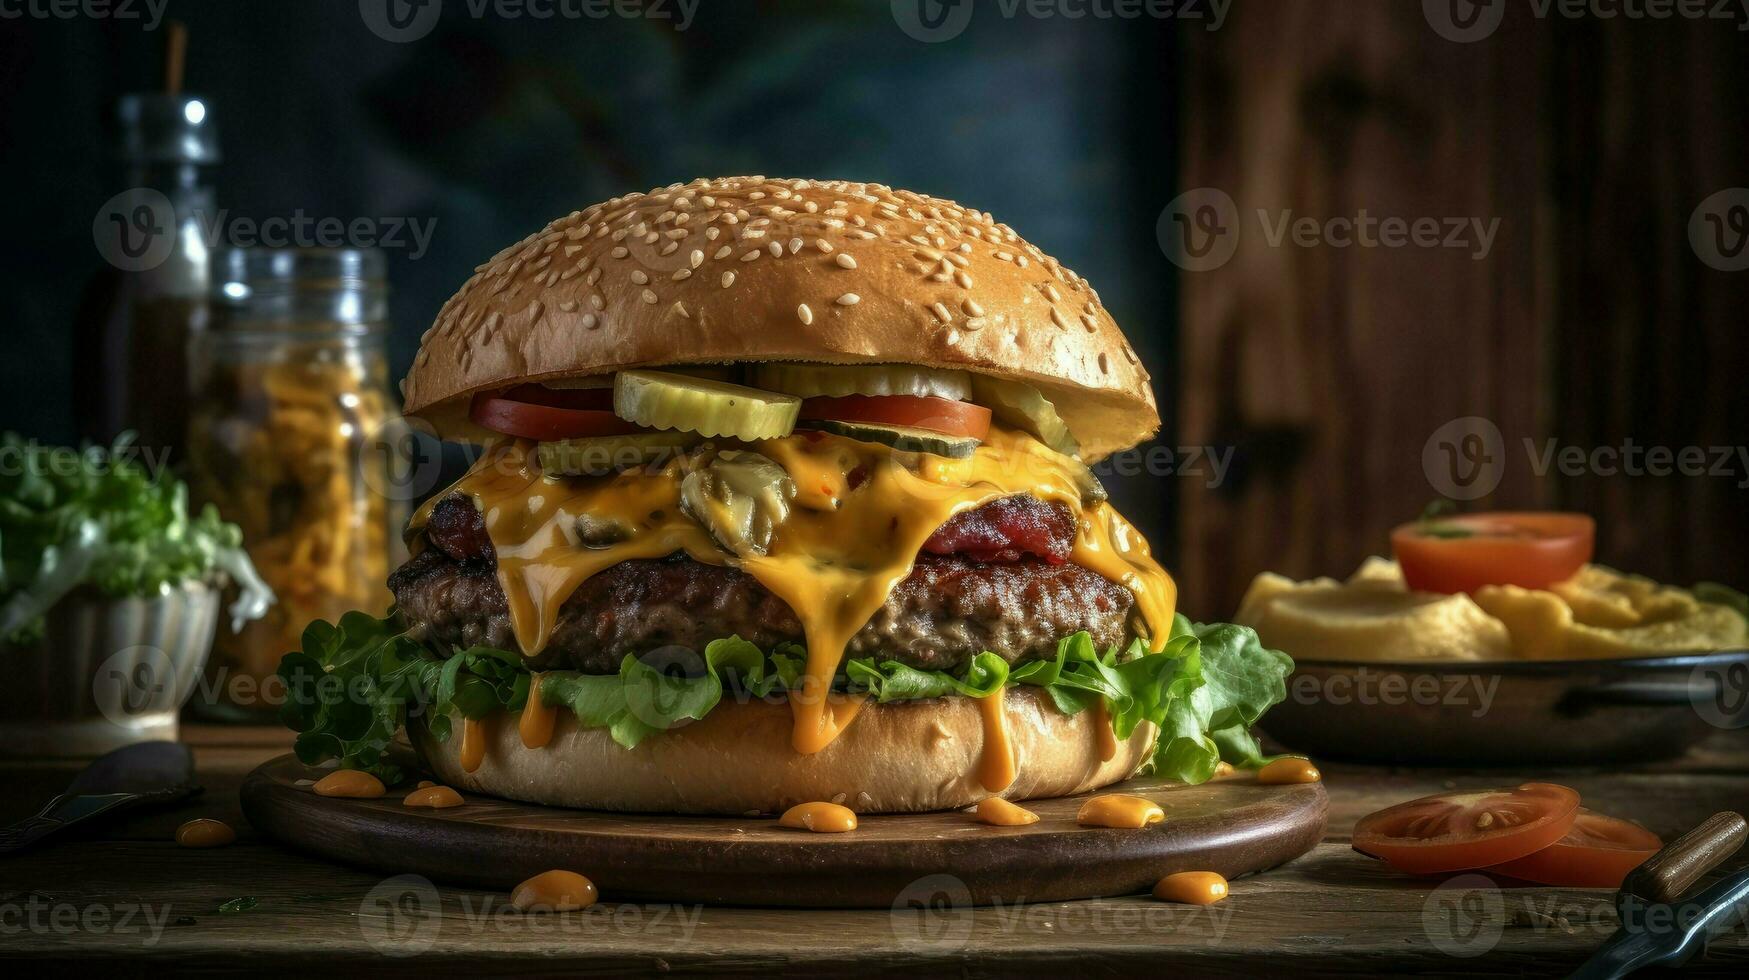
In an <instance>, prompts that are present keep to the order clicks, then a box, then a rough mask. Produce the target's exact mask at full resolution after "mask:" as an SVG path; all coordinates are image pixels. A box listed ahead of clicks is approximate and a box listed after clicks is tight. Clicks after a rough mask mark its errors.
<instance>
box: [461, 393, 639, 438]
mask: <svg viewBox="0 0 1749 980" xmlns="http://www.w3.org/2000/svg"><path fill="white" fill-rule="evenodd" d="M468 417H469V418H471V419H473V421H474V424H475V425H478V426H480V427H482V428H486V429H491V430H492V431H493V432H501V433H503V434H505V435H507V436H516V437H518V438H521V439H534V440H537V441H540V442H551V441H553V440H555V439H576V438H581V437H584V436H619V435H626V434H628V433H633V432H640V431H644V430H642V429H640V428H639V427H638V426H637V425H635V424H634V423H631V422H627V421H626V420H625V419H622V418H620V417H619V416H617V415H615V414H613V389H611V388H574V389H573V388H546V387H543V386H541V385H518V386H516V387H515V388H512V389H510V390H509V391H506V392H503V393H499V394H486V393H482V394H479V395H475V396H474V402H473V405H472V406H470V408H469V411H468Z"/></svg>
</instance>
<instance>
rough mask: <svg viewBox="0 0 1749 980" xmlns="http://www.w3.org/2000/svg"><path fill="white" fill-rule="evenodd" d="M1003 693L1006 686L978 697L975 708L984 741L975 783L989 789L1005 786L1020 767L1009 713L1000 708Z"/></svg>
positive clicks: (1012, 780) (1007, 785)
mask: <svg viewBox="0 0 1749 980" xmlns="http://www.w3.org/2000/svg"><path fill="white" fill-rule="evenodd" d="M1006 693H1007V688H1002V689H1000V690H997V691H994V692H992V693H991V694H990V696H989V697H983V698H979V699H978V712H979V713H980V714H981V715H982V716H983V721H984V744H983V745H982V746H981V747H979V749H978V784H979V785H981V786H983V787H984V788H985V789H987V790H989V791H990V792H992V793H1000V792H1002V791H1003V790H1005V789H1007V788H1008V787H1009V786H1010V785H1011V784H1012V783H1013V782H1014V777H1015V775H1016V773H1017V772H1018V770H1019V768H1020V764H1019V760H1017V759H1016V758H1015V748H1014V739H1013V738H1011V737H1010V736H1009V732H1008V715H1007V713H1006V712H1004V711H1003V710H1002V703H1003V696H1004V695H1005V694H1006Z"/></svg>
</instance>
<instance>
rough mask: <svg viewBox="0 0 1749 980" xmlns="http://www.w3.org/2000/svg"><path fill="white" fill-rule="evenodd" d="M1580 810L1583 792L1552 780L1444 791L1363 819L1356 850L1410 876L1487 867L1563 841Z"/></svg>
mask: <svg viewBox="0 0 1749 980" xmlns="http://www.w3.org/2000/svg"><path fill="white" fill-rule="evenodd" d="M1578 812H1579V794H1578V793H1575V792H1574V791H1572V790H1570V789H1568V788H1567V787H1565V786H1556V785H1555V784H1553V783H1525V784H1524V785H1523V786H1520V787H1518V788H1517V789H1496V790H1486V791H1484V792H1480V793H1443V794H1440V795H1438V796H1426V797H1422V798H1421V799H1419V800H1410V801H1409V802H1407V803H1399V804H1397V805H1396V806H1393V807H1386V808H1385V809H1383V810H1380V811H1378V812H1377V813H1370V814H1367V815H1366V816H1364V817H1362V818H1360V821H1359V822H1358V823H1356V824H1355V825H1354V849H1355V850H1357V851H1359V852H1361V853H1362V854H1370V855H1372V856H1373V857H1376V858H1383V859H1384V860H1385V861H1386V862H1387V863H1389V864H1390V865H1391V866H1392V867H1394V868H1397V869H1398V870H1400V871H1407V872H1409V873H1411V874H1437V873H1439V872H1441V871H1466V870H1469V869H1471V868H1486V867H1491V866H1493V865H1496V864H1504V863H1505V862H1507V861H1515V860H1517V859H1518V858H1521V857H1524V856H1525V855H1527V854H1533V853H1535V852H1537V851H1540V850H1542V849H1543V848H1545V847H1548V846H1549V845H1550V844H1553V843H1554V842H1556V841H1558V840H1560V839H1561V837H1562V836H1563V835H1565V834H1566V833H1567V831H1568V830H1569V829H1571V828H1572V826H1573V819H1574V817H1575V816H1577V815H1578Z"/></svg>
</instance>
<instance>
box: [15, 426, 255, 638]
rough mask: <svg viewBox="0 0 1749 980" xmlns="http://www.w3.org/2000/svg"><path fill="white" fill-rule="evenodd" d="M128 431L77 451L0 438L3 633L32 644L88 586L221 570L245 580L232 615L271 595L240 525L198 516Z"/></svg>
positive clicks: (149, 589) (137, 588)
mask: <svg viewBox="0 0 1749 980" xmlns="http://www.w3.org/2000/svg"><path fill="white" fill-rule="evenodd" d="M129 438H130V437H128V436H123V437H122V438H121V439H120V440H118V441H117V442H116V444H115V445H113V446H110V447H108V448H103V447H98V446H87V447H85V448H84V449H80V450H73V449H67V448H62V447H53V446H42V445H39V444H37V443H35V442H32V441H27V440H25V439H24V438H22V437H20V436H18V435H16V434H14V433H6V434H5V435H4V436H0V639H4V640H5V641H6V642H8V643H11V644H22V643H28V642H30V641H31V640H33V639H34V638H35V637H36V636H38V635H40V632H41V629H42V624H43V615H44V614H45V613H46V612H47V611H48V610H49V608H50V607H52V606H53V605H54V604H55V603H56V602H58V601H60V600H61V598H63V597H64V596H65V595H66V594H67V593H69V592H71V591H72V590H74V589H76V588H79V587H81V586H89V587H91V588H94V589H96V590H97V591H99V592H100V593H102V594H103V595H106V596H112V597H122V596H141V597H145V596H153V595H158V594H160V593H162V592H163V591H165V590H167V589H169V588H173V587H176V586H180V585H182V584H183V583H185V582H188V581H191V580H193V581H200V580H205V579H207V578H208V577H209V576H211V575H212V573H213V572H215V571H220V572H224V573H226V574H227V575H229V576H230V577H231V578H232V579H233V580H234V581H236V582H237V583H238V584H239V585H240V586H242V587H243V596H242V598H241V599H240V600H239V602H238V604H237V605H235V606H233V607H232V615H233V618H237V619H252V618H256V617H258V616H260V615H261V612H263V611H265V609H266V606H267V604H268V603H269V602H271V601H272V593H271V592H269V591H268V590H267V587H266V585H264V584H262V583H261V580H260V578H259V577H258V576H257V575H256V574H255V569H254V567H253V566H252V565H250V563H249V559H248V557H247V556H246V555H244V553H243V551H242V548H241V547H240V545H241V544H242V532H241V531H239V530H238V529H237V527H236V525H234V524H227V523H225V522H224V521H223V520H221V519H220V518H219V515H218V512H217V511H215V510H214V509H213V508H212V507H210V506H209V507H206V508H204V509H202V510H201V511H200V512H199V513H198V514H193V515H191V514H190V513H189V509H188V488H187V486H185V485H184V484H183V483H182V482H181V481H180V480H176V479H174V478H173V477H167V476H163V475H161V474H154V473H152V472H149V471H148V470H147V468H146V467H145V466H143V465H142V464H141V463H140V462H139V461H138V459H137V458H136V457H137V456H139V455H140V454H139V453H138V451H136V450H134V449H133V448H132V446H131V443H130V441H129Z"/></svg>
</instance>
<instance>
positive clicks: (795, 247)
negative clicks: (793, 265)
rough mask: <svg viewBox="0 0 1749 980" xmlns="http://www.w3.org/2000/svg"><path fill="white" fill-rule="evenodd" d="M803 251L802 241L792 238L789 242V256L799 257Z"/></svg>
mask: <svg viewBox="0 0 1749 980" xmlns="http://www.w3.org/2000/svg"><path fill="white" fill-rule="evenodd" d="M801 250H802V240H801V239H800V238H792V239H790V240H789V254H791V255H797V254H799V253H800V252H801Z"/></svg>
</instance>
